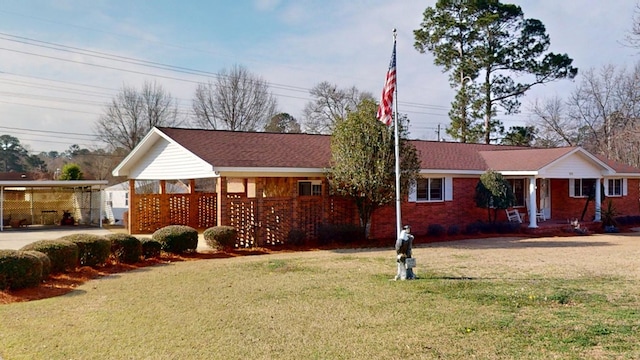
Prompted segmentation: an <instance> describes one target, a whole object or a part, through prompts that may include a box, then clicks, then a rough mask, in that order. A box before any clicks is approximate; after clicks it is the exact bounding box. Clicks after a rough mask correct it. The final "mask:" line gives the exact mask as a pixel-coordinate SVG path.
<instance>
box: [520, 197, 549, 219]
mask: <svg viewBox="0 0 640 360" xmlns="http://www.w3.org/2000/svg"><path fill="white" fill-rule="evenodd" d="M525 205H526V209H527V213H529V201H528V200H527V201H526V203H525ZM536 220H537V221H547V217H546V216H545V215H544V211H543V210H542V209H536Z"/></svg>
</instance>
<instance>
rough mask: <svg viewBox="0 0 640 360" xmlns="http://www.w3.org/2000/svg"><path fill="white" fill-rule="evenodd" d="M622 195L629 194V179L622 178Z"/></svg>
mask: <svg viewBox="0 0 640 360" xmlns="http://www.w3.org/2000/svg"><path fill="white" fill-rule="evenodd" d="M622 196H627V179H626V178H624V179H622Z"/></svg>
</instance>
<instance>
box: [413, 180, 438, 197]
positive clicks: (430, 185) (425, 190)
mask: <svg viewBox="0 0 640 360" xmlns="http://www.w3.org/2000/svg"><path fill="white" fill-rule="evenodd" d="M416 199H417V200H418V201H442V200H444V179H443V178H427V179H424V178H423V179H418V180H417V184H416Z"/></svg>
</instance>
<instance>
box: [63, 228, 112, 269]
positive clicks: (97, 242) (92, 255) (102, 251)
mask: <svg viewBox="0 0 640 360" xmlns="http://www.w3.org/2000/svg"><path fill="white" fill-rule="evenodd" d="M58 240H67V241H70V242H72V243H74V244H76V245H77V246H78V265H80V266H91V267H96V266H102V265H104V264H105V263H106V262H107V260H108V259H109V255H110V254H111V241H109V240H107V239H106V238H105V237H104V236H100V235H95V234H71V235H67V236H63V237H61V238H58Z"/></svg>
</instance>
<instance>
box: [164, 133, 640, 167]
mask: <svg viewBox="0 0 640 360" xmlns="http://www.w3.org/2000/svg"><path fill="white" fill-rule="evenodd" d="M158 130H160V131H161V132H163V133H165V134H166V135H168V136H169V137H170V138H172V139H173V140H174V141H175V142H177V143H178V144H180V145H181V146H183V147H184V148H186V149H187V150H189V151H190V152H192V153H194V154H195V155H197V156H198V157H200V158H201V159H203V160H204V161H206V162H208V163H210V164H212V165H213V166H215V167H237V168H252V167H258V168H278V167H280V168H316V169H317V168H327V167H329V166H330V161H331V136H329V135H317V134H281V133H265V132H240V131H226V130H202V129H180V128H165V127H162V128H158ZM411 142H412V143H413V145H414V146H415V147H416V149H417V150H418V152H419V156H420V161H421V168H422V169H430V170H462V171H486V170H490V169H491V170H496V171H507V170H510V171H535V170H539V169H541V168H543V167H545V166H547V165H549V164H550V163H552V162H553V161H555V160H557V159H559V158H561V157H562V156H564V155H566V154H568V153H570V152H571V151H574V150H575V149H576V148H575V147H563V148H549V149H538V148H530V147H518V146H504V145H486V144H465V143H456V142H437V141H425V140H411ZM597 157H598V159H600V160H601V161H602V162H604V163H606V164H607V165H609V166H610V167H612V168H613V169H615V170H616V171H617V172H622V173H640V169H636V168H634V167H630V166H627V165H623V164H620V163H616V162H613V161H610V160H607V159H605V158H604V157H602V156H597Z"/></svg>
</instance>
